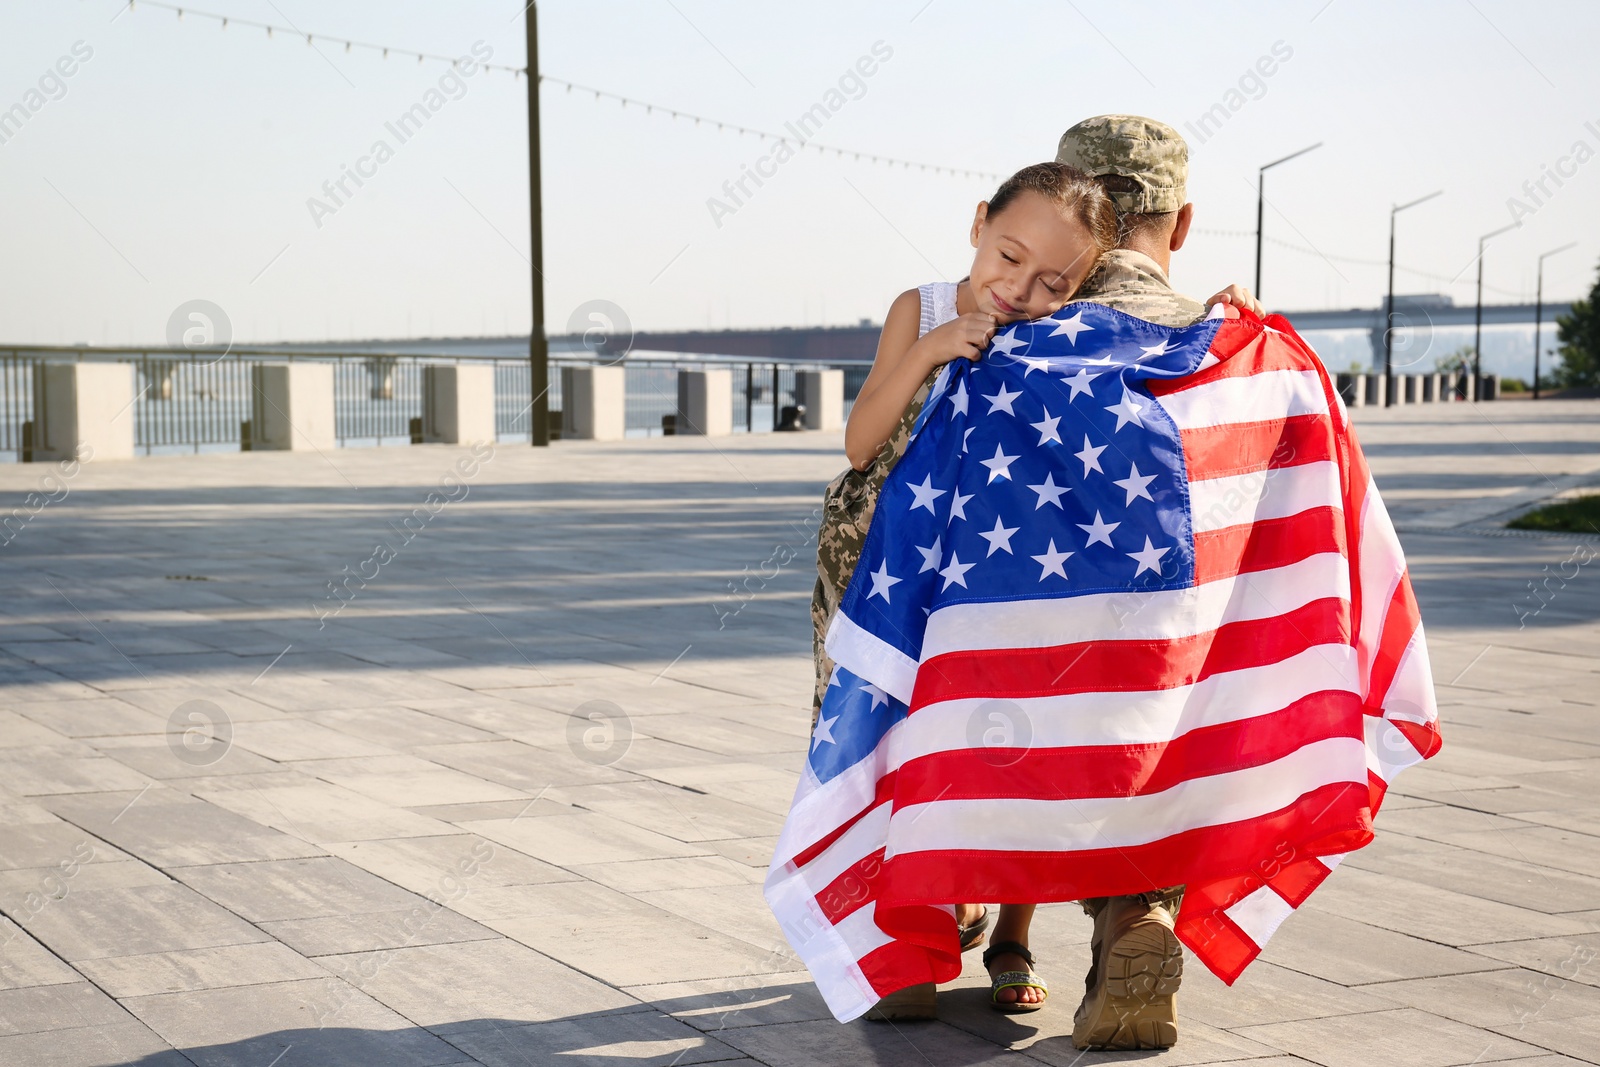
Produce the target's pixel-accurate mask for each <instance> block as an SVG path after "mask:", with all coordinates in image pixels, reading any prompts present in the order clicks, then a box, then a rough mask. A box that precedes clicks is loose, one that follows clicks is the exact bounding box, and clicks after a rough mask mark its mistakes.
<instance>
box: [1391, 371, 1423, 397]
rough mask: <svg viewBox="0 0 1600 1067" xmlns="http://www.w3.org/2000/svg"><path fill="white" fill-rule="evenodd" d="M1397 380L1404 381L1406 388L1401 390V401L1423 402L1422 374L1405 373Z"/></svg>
mask: <svg viewBox="0 0 1600 1067" xmlns="http://www.w3.org/2000/svg"><path fill="white" fill-rule="evenodd" d="M1395 380H1396V381H1400V382H1404V383H1405V388H1404V389H1402V390H1401V391H1400V402H1401V403H1404V404H1420V403H1422V375H1420V374H1405V375H1401V376H1400V377H1399V378H1397V379H1395Z"/></svg>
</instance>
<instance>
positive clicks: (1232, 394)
mask: <svg viewBox="0 0 1600 1067" xmlns="http://www.w3.org/2000/svg"><path fill="white" fill-rule="evenodd" d="M1157 401H1158V402H1159V403H1160V404H1161V406H1162V407H1164V408H1166V410H1167V414H1168V415H1171V416H1172V421H1173V422H1174V423H1176V424H1177V426H1178V429H1180V430H1198V429H1202V428H1204V427H1207V426H1223V425H1226V424H1228V423H1236V422H1238V421H1239V415H1240V414H1241V413H1248V414H1249V415H1250V417H1251V418H1252V419H1254V420H1260V421H1266V420H1269V419H1282V418H1292V417H1293V416H1295V415H1326V414H1327V413H1328V397H1327V394H1326V393H1324V392H1323V390H1322V378H1321V376H1320V375H1318V374H1317V372H1316V371H1314V370H1273V371H1263V372H1261V373H1260V374H1252V375H1249V376H1247V377H1242V378H1218V379H1217V380H1216V381H1214V382H1206V383H1205V384H1204V385H1196V386H1193V387H1192V388H1189V389H1180V390H1178V391H1177V392H1175V393H1168V394H1166V395H1165V396H1162V397H1158V398H1157Z"/></svg>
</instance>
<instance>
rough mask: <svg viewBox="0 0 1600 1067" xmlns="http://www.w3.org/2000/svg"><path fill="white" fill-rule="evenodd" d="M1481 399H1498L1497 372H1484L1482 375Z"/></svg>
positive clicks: (1498, 381)
mask: <svg viewBox="0 0 1600 1067" xmlns="http://www.w3.org/2000/svg"><path fill="white" fill-rule="evenodd" d="M1483 399H1485V400H1499V399H1500V375H1498V374H1485V375H1484V376H1483Z"/></svg>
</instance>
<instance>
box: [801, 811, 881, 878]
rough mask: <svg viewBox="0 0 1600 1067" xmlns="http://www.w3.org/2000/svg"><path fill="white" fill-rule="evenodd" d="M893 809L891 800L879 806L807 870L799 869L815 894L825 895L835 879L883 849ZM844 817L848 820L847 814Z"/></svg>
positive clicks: (813, 858) (816, 859)
mask: <svg viewBox="0 0 1600 1067" xmlns="http://www.w3.org/2000/svg"><path fill="white" fill-rule="evenodd" d="M892 807H893V805H892V804H890V802H888V801H884V802H883V803H882V804H879V805H878V806H877V807H875V808H873V809H872V810H871V811H869V812H867V813H866V814H865V815H863V816H862V817H861V818H860V819H858V820H856V824H855V825H854V826H852V827H850V829H848V830H846V831H845V832H844V833H842V834H840V835H839V837H838V839H837V840H835V841H833V842H832V843H831V844H829V845H828V847H827V848H825V849H823V850H822V851H821V852H819V853H818V854H817V855H815V856H813V857H812V858H811V859H810V860H809V861H808V862H807V863H806V865H805V866H804V867H799V868H796V869H797V870H798V871H799V874H800V877H802V878H803V879H804V880H805V882H806V884H807V885H809V886H810V887H811V891H812V892H814V893H820V892H822V891H823V890H824V889H826V888H827V887H828V886H829V885H831V884H832V883H833V880H834V879H836V878H838V877H839V876H840V875H841V874H843V873H844V872H845V871H848V870H849V869H850V868H851V867H853V866H855V865H856V864H857V863H860V862H861V861H862V860H864V859H866V858H867V857H868V856H870V855H872V854H873V853H874V852H876V851H877V850H878V849H879V848H881V847H883V838H884V835H885V834H886V833H887V832H888V830H889V813H890V809H891V808H892ZM851 814H854V812H851ZM844 817H845V818H849V816H848V815H846V816H844ZM841 821H842V820H841Z"/></svg>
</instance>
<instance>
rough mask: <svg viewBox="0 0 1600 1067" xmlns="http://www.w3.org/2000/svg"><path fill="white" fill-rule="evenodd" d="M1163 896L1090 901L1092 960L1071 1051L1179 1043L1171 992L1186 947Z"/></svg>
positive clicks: (1180, 972) (1180, 976)
mask: <svg viewBox="0 0 1600 1067" xmlns="http://www.w3.org/2000/svg"><path fill="white" fill-rule="evenodd" d="M1162 899H1163V894H1160V893H1146V894H1141V895H1139V896H1125V897H1108V898H1105V899H1103V900H1097V901H1086V902H1085V905H1084V906H1085V909H1086V910H1088V911H1089V913H1090V914H1091V915H1093V916H1094V917H1095V932H1094V938H1093V939H1092V940H1091V942H1090V948H1091V951H1092V952H1093V954H1094V963H1093V964H1092V966H1091V967H1090V971H1089V978H1088V980H1087V982H1086V986H1087V988H1086V991H1085V993H1084V997H1083V1003H1082V1004H1080V1005H1079V1006H1078V1013H1077V1015H1076V1016H1075V1017H1074V1018H1073V1026H1072V1045H1073V1047H1074V1048H1080V1049H1086V1048H1098V1049H1117V1050H1128V1049H1160V1048H1170V1047H1172V1045H1173V1044H1174V1043H1176V1042H1177V1040H1178V1017H1177V1009H1176V1007H1175V1004H1174V994H1176V993H1177V991H1178V985H1179V983H1180V982H1181V981H1182V979H1183V948H1182V946H1180V945H1179V944H1178V937H1177V935H1176V934H1175V933H1173V929H1172V912H1171V911H1170V910H1169V909H1168V907H1167V906H1166V905H1164V904H1163V903H1161V900H1162Z"/></svg>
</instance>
